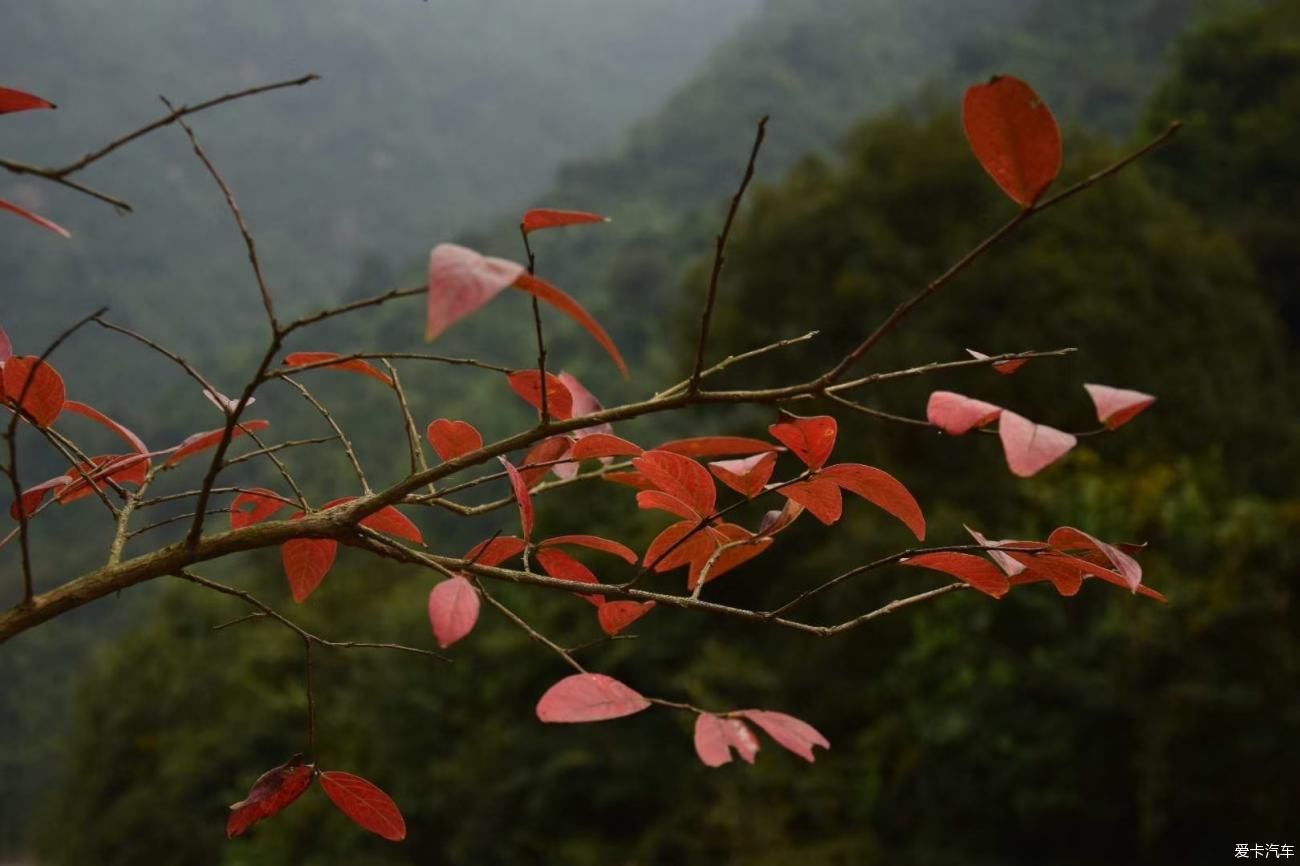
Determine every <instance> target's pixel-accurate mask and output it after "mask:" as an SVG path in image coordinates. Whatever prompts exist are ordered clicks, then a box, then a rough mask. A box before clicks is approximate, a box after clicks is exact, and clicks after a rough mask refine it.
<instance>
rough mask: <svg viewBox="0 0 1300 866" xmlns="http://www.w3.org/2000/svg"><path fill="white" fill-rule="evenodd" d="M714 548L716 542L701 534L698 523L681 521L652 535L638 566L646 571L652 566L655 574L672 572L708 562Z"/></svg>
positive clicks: (705, 533) (702, 532) (707, 534)
mask: <svg viewBox="0 0 1300 866" xmlns="http://www.w3.org/2000/svg"><path fill="white" fill-rule="evenodd" d="M682 539H686V540H685V541H683V540H682ZM717 548H718V542H717V540H716V539H715V538H714V537H713V536H711V535H710V534H709V533H707V532H704V531H701V530H700V529H699V523H698V522H696V521H694V520H683V521H680V522H678V523H674V524H672V525H671V526H669V527H668V528H667V529H665V530H664V531H663V532H661V533H659V534H658V535H657V536H655V539H654V540H653V541H651V542H650V546H649V547H647V548H646V550H645V555H644V556H643V557H641V563H642V565H644V566H645V567H647V568H650V567H653V568H654V570H655V571H656V572H664V571H672V570H673V569H675V568H681V567H682V566H683V565H686V564H687V563H689V562H691V561H692V560H695V561H699V560H701V559H708V558H709V557H710V556H712V555H713V551H715V550H717Z"/></svg>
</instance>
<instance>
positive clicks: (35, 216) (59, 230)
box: [0, 199, 72, 238]
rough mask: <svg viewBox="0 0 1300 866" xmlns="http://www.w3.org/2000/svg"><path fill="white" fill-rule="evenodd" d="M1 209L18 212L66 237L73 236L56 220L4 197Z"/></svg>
mask: <svg viewBox="0 0 1300 866" xmlns="http://www.w3.org/2000/svg"><path fill="white" fill-rule="evenodd" d="M0 210H7V211H9V212H10V213H13V214H17V215H18V216H20V217H22V218H23V219H25V220H30V221H31V222H34V223H36V224H37V225H38V226H40V227H41V228H43V229H49V230H50V231H52V232H54V233H55V234H56V235H63V236H64V237H65V238H70V237H72V232H70V231H68V230H67V229H65V228H64V227H63V226H61V225H59V224H58V223H56V222H55V221H54V220H50V219H46V218H45V217H43V216H41V215H40V214H35V213H32V212H31V211H29V210H27V208H23V207H19V206H18V205H16V204H14V203H13V202H11V201H5V200H4V199H0Z"/></svg>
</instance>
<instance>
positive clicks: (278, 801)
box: [226, 757, 316, 839]
mask: <svg viewBox="0 0 1300 866" xmlns="http://www.w3.org/2000/svg"><path fill="white" fill-rule="evenodd" d="M315 769H316V768H315V767H313V766H312V765H311V764H303V763H301V762H300V760H299V759H298V758H296V757H295V758H293V759H292V760H290V761H289V762H288V763H286V764H282V765H281V766H279V767H276V768H275V769H273V770H267V771H266V772H265V773H263V774H262V775H261V776H258V778H257V781H256V782H254V783H253V787H252V788H251V789H250V790H249V792H248V796H247V797H245V798H244V799H242V800H240V801H239V802H238V803H235V804H233V805H232V806H231V807H230V817H229V818H228V819H227V821H226V838H228V839H234V838H235V837H236V836H242V835H244V833H245V832H247V831H248V828H249V827H251V826H253V825H254V824H256V823H257V822H258V821H261V820H263V819H265V818H270V817H271V816H272V815H278V814H279V813H281V812H283V811H284V810H285V809H286V808H288V807H289V804H290V803H292V802H293V801H294V800H297V799H298V798H299V797H301V796H302V794H303V792H304V791H306V790H307V789H308V788H309V787H311V780H312V777H313V774H314V773H315Z"/></svg>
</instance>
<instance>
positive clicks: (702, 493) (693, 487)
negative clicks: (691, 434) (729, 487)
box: [632, 450, 718, 517]
mask: <svg viewBox="0 0 1300 866" xmlns="http://www.w3.org/2000/svg"><path fill="white" fill-rule="evenodd" d="M632 465H633V466H634V467H636V470H637V471H638V472H640V473H641V474H642V475H644V476H645V477H646V478H648V479H650V481H651V482H652V483H653V484H654V485H655V486H656V487H658V488H659V489H660V490H662V491H663V492H664V493H667V494H669V495H670V496H674V497H676V498H677V499H680V500H681V501H682V502H684V503H686V505H687V506H689V507H690V508H691V509H692V510H694V512H695V513H696V515H697V516H699V517H707V516H709V515H710V514H712V513H713V508H714V506H715V505H716V504H717V498H718V489H717V487H716V486H715V485H714V483H713V476H712V475H710V474H709V472H708V470H707V469H705V468H704V467H703V466H701V465H700V464H698V463H696V462H695V461H694V460H692V459H691V458H689V457H683V456H682V455H680V454H674V453H672V452H671V451H660V450H654V451H647V452H645V453H644V454H642V455H641V456H640V457H637V458H636V459H634V460H633V461H632Z"/></svg>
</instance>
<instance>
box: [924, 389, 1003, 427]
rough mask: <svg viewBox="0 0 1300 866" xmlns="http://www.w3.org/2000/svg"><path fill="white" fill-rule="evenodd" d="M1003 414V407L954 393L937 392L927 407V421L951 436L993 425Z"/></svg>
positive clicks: (932, 395)
mask: <svg viewBox="0 0 1300 866" xmlns="http://www.w3.org/2000/svg"><path fill="white" fill-rule="evenodd" d="M1001 414H1002V407H1001V406H994V405H993V404H992V403H985V402H984V401H983V400H975V399H972V398H970V397H966V396H963V395H961V394H954V393H953V392H952V391H935V392H934V393H933V394H931V395H930V401H929V402H928V403H927V404H926V407H925V417H926V419H927V420H929V422H930V423H931V424H933V425H934V426H936V427H938V428H939V429H940V430H942V431H943V432H945V433H947V434H948V435H949V436H964V435H965V434H967V433H969V432H970V431H971V430H974V429H975V428H976V427H983V426H984V425H985V424H990V423H992V422H993V421H994V420H996V419H997V417H998V416H999V415H1001Z"/></svg>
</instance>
